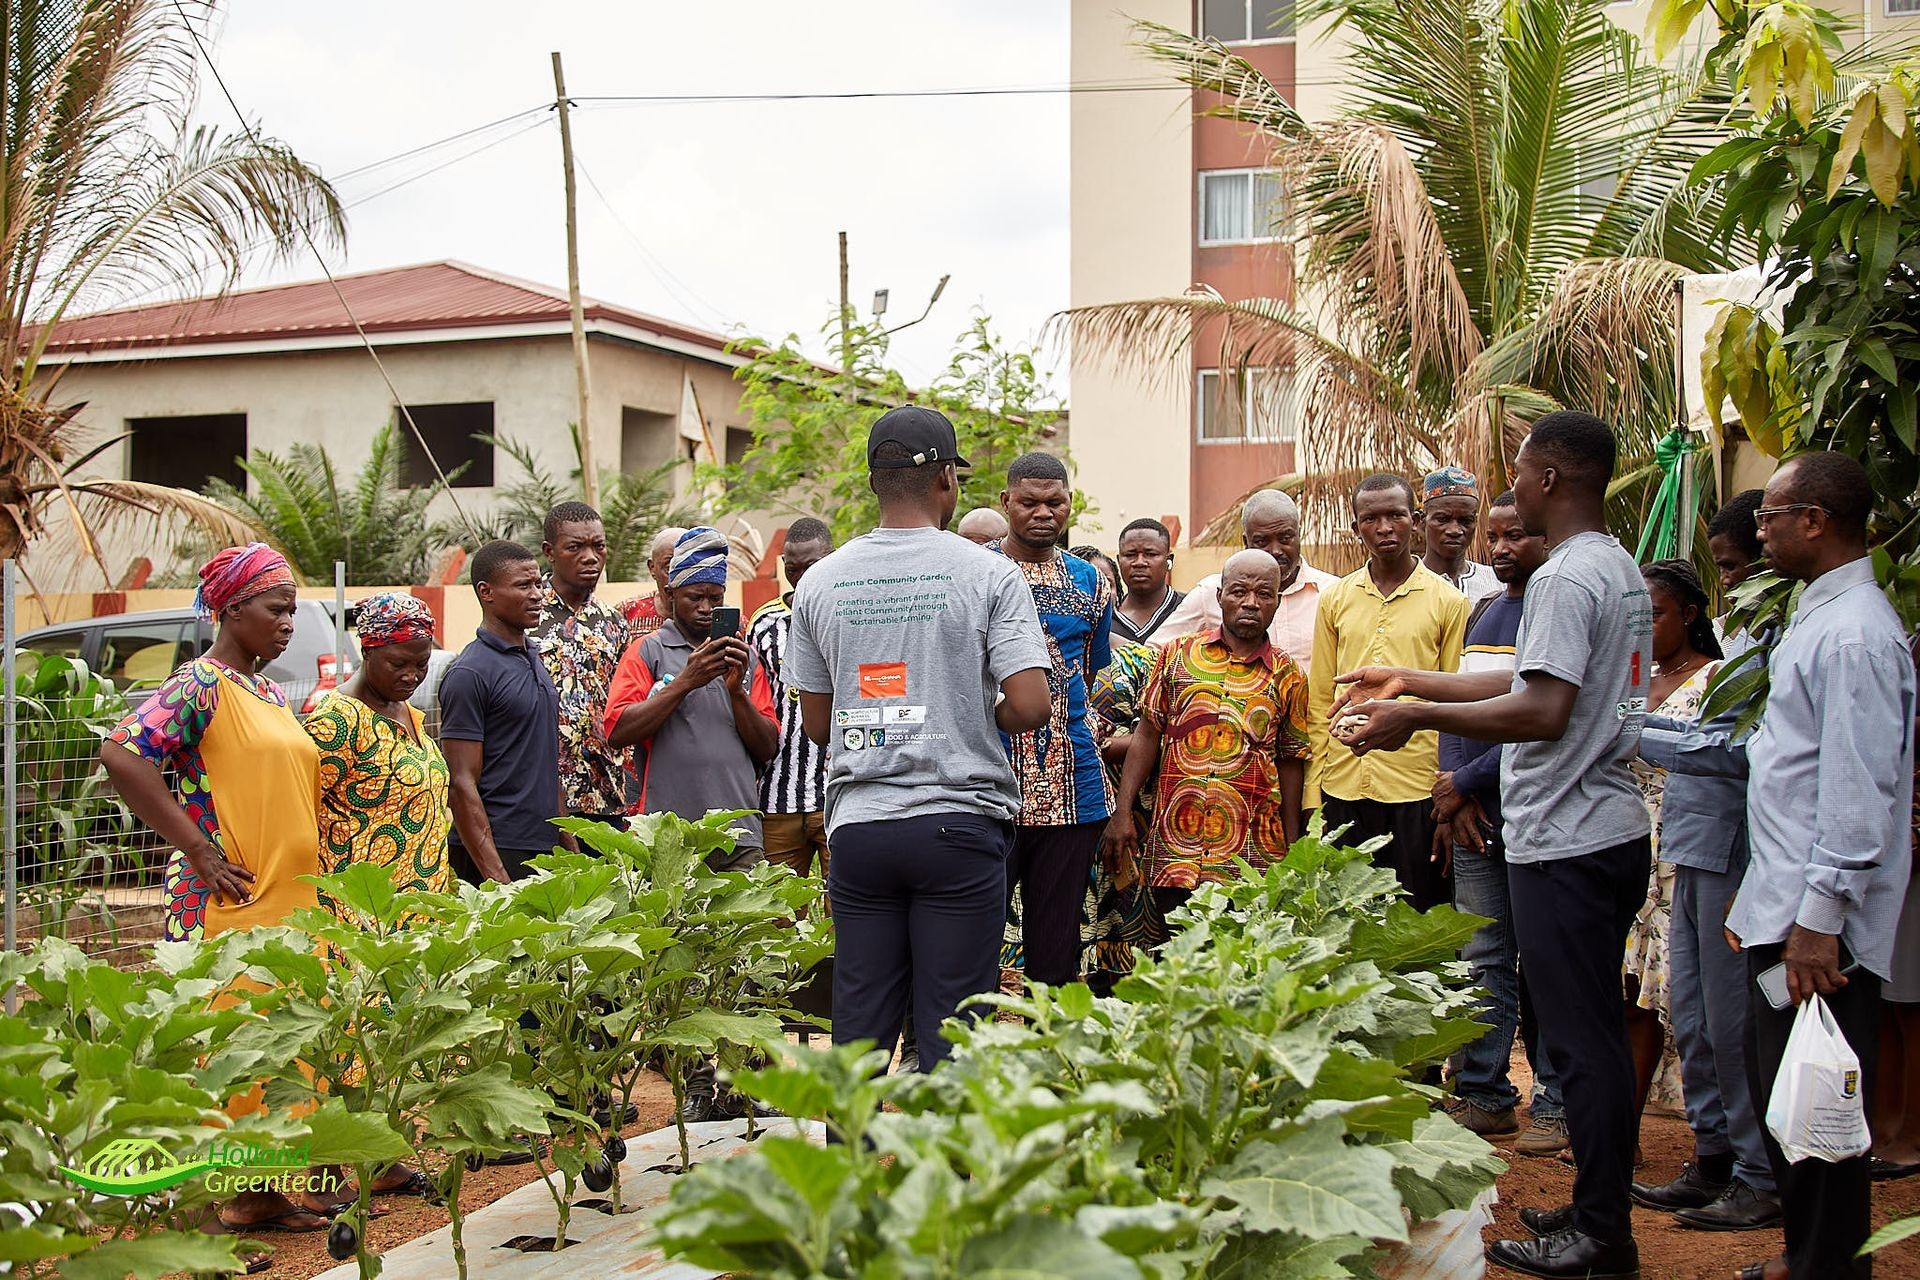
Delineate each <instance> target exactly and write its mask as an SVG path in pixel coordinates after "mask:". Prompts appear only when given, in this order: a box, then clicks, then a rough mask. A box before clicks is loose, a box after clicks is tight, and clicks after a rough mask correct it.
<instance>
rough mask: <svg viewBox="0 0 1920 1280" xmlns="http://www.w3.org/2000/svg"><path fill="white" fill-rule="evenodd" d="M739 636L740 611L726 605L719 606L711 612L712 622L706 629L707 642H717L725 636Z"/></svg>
mask: <svg viewBox="0 0 1920 1280" xmlns="http://www.w3.org/2000/svg"><path fill="white" fill-rule="evenodd" d="M739 634H740V611H739V610H738V609H735V608H731V607H729V606H727V605H721V606H720V607H719V608H718V609H715V610H714V611H713V622H712V624H711V625H710V626H709V627H708V628H707V638H708V639H709V640H719V639H721V638H723V637H725V636H737V635H739Z"/></svg>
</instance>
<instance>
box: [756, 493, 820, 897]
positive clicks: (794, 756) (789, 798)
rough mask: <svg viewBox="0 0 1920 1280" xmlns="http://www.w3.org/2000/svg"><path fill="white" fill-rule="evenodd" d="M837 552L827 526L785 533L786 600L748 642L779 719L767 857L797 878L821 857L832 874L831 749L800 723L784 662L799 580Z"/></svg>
mask: <svg viewBox="0 0 1920 1280" xmlns="http://www.w3.org/2000/svg"><path fill="white" fill-rule="evenodd" d="M832 550H833V530H831V529H829V528H828V527H827V526H826V524H825V522H823V521H820V520H816V519H814V518H813V517H812V516H805V517H803V518H801V519H799V520H795V521H794V522H793V527H792V528H790V529H788V530H787V540H786V545H785V546H784V547H783V548H782V550H781V553H780V567H781V568H782V570H784V571H785V573H786V575H787V586H788V587H789V588H790V589H789V590H788V592H787V594H786V595H784V596H782V597H780V598H779V599H778V600H775V601H773V602H772V603H771V604H768V605H767V606H766V607H764V608H762V609H761V610H760V611H759V612H758V613H756V614H754V615H753V622H752V624H751V625H750V626H749V627H748V629H747V643H748V645H750V646H751V647H752V649H753V651H754V653H755V654H756V655H757V656H758V657H759V659H760V668H761V670H763V671H765V672H766V673H767V675H768V677H769V678H770V679H771V680H772V681H773V705H774V707H775V709H776V710H777V711H778V712H779V717H780V747H779V750H778V751H776V752H775V753H774V757H773V759H772V760H770V761H768V762H767V766H766V769H765V771H764V772H762V773H761V775H760V809H761V812H762V813H764V814H765V815H766V819H765V821H764V823H763V824H762V826H763V828H764V839H765V842H766V851H767V859H768V860H769V861H771V862H777V863H779V864H780V865H781V866H783V867H791V868H792V869H793V870H794V871H795V872H797V873H798V874H800V875H803V876H804V875H811V874H812V873H813V860H814V856H815V855H816V854H818V855H819V858H820V874H821V875H822V876H823V877H824V876H825V875H826V874H827V826H826V813H825V809H826V798H825V790H826V782H827V752H826V748H824V747H822V746H821V745H820V744H819V743H817V742H815V741H814V740H813V739H811V738H809V737H808V736H807V734H806V730H805V729H803V728H802V727H801V724H800V693H799V691H798V690H797V689H794V688H792V687H790V686H789V685H788V684H787V681H786V677H785V673H784V671H783V670H782V667H781V664H782V663H783V662H784V661H785V660H786V656H787V636H788V633H789V632H790V630H791V629H792V626H793V591H792V590H791V588H794V587H798V586H799V585H800V578H801V576H802V575H803V574H805V573H806V571H807V570H808V569H811V568H812V567H813V566H814V565H815V564H817V563H819V562H820V561H821V560H823V559H825V558H826V555H827V553H828V552H830V551H832Z"/></svg>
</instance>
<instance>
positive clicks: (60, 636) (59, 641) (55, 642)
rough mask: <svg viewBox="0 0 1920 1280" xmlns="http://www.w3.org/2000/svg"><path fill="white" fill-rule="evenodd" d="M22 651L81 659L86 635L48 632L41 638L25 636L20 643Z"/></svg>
mask: <svg viewBox="0 0 1920 1280" xmlns="http://www.w3.org/2000/svg"><path fill="white" fill-rule="evenodd" d="M20 647H21V648H22V649H27V650H30V651H32V652H34V653H45V654H51V655H52V656H53V657H56V658H82V659H84V658H85V657H86V656H87V654H86V648H87V633H86V632H85V631H84V630H81V631H49V632H48V633H47V634H46V635H43V636H27V637H25V638H23V639H22V640H21V641H20Z"/></svg>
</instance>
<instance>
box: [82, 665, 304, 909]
mask: <svg viewBox="0 0 1920 1280" xmlns="http://www.w3.org/2000/svg"><path fill="white" fill-rule="evenodd" d="M108 741H109V742H112V743H115V744H117V745H119V746H121V747H124V748H126V749H127V750H128V751H131V752H133V753H134V754H135V755H138V756H140V757H142V758H143V759H146V760H149V761H151V762H152V763H153V764H154V765H156V766H158V767H159V768H160V769H162V770H165V771H168V772H169V773H170V775H171V777H172V781H173V787H174V793H175V794H176V795H177V796H178V797H179V800H180V803H181V805H182V807H183V808H185V809H186V811H187V814H188V816H190V817H191V818H192V819H193V820H194V822H195V823H196V824H197V825H198V826H199V828H200V829H201V831H203V832H205V833H206V835H207V837H208V839H210V840H212V841H213V842H214V843H215V844H216V845H218V846H219V847H220V850H221V852H222V853H223V854H225V856H226V858H227V860H228V861H229V862H232V863H236V864H237V865H239V866H242V867H245V868H246V869H247V870H248V871H250V872H252V873H253V885H252V892H253V897H252V898H251V899H250V900H249V901H247V902H243V903H231V902H229V903H225V904H222V903H217V902H214V901H213V900H212V899H211V897H210V896H209V895H208V892H207V888H206V885H205V884H203V883H202V882H201V880H200V877H199V876H197V875H195V874H194V871H193V867H192V866H191V865H190V864H189V863H188V862H187V860H186V855H184V854H182V853H180V852H178V851H175V853H174V854H173V857H172V859H171V860H170V861H169V863H168V865H167V874H166V889H167V917H166V921H165V923H164V925H163V935H164V936H165V937H166V938H168V939H171V940H185V939H189V938H197V937H202V936H205V937H212V936H214V935H215V934H219V933H225V932H226V931H227V930H229V929H247V928H251V927H253V926H255V925H275V924H281V923H284V922H285V921H286V919H287V917H288V916H290V915H292V914H293V913H294V912H295V911H297V910H298V909H300V908H301V907H311V906H315V905H317V904H318V899H317V898H316V896H315V893H314V887H313V885H312V884H310V883H308V882H307V881H305V880H302V879H301V877H302V876H310V875H314V874H316V873H317V872H318V871H319V869H320V852H319V846H320V842H319V836H318V831H319V818H318V814H319V798H320V785H319V777H320V753H319V752H318V750H316V749H315V747H314V745H313V739H311V738H309V737H308V736H307V735H306V733H305V732H303V731H302V730H301V728H300V722H299V721H298V720H296V719H295V718H294V715H293V712H292V711H291V710H290V709H288V707H287V696H286V694H285V693H284V692H282V690H281V689H280V686H279V685H277V684H275V683H274V682H273V681H271V680H268V679H266V678H264V677H261V676H256V675H253V674H251V673H248V672H242V671H238V670H235V669H234V668H232V667H229V666H227V665H226V664H225V663H223V662H218V661H216V660H214V659H212V658H206V657H201V658H195V659H194V660H193V661H191V662H187V663H183V664H181V666H180V668H179V669H178V670H177V671H175V672H174V673H173V674H172V675H171V676H169V677H168V678H167V680H166V682H165V683H163V684H162V685H161V686H160V687H159V688H158V689H155V690H154V691H153V693H152V694H151V695H150V696H148V698H147V699H146V701H145V702H143V703H141V704H140V706H139V707H137V708H136V709H135V710H134V711H133V712H132V713H131V714H129V715H128V716H127V717H126V719H124V720H122V721H121V722H120V724H119V725H117V726H116V727H115V728H114V731H113V732H112V733H111V734H110V735H108Z"/></svg>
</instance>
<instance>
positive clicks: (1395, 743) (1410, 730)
mask: <svg viewBox="0 0 1920 1280" xmlns="http://www.w3.org/2000/svg"><path fill="white" fill-rule="evenodd" d="M1418 707H1419V704H1418V703H1410V702H1380V701H1374V702H1362V703H1360V704H1359V705H1358V706H1354V707H1349V708H1348V709H1347V712H1346V714H1345V715H1344V716H1342V717H1341V718H1340V719H1338V720H1335V721H1334V722H1333V731H1332V732H1333V740H1334V741H1335V742H1338V743H1340V744H1342V745H1343V746H1345V747H1346V748H1347V749H1348V750H1350V751H1352V752H1353V754H1355V755H1357V756H1363V755H1365V754H1367V752H1369V751H1398V750H1399V749H1400V748H1402V747H1404V746H1406V745H1407V739H1409V738H1411V737H1413V735H1414V734H1416V733H1418V732H1419V731H1420V725H1419V723H1418V720H1417V716H1418Z"/></svg>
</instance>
